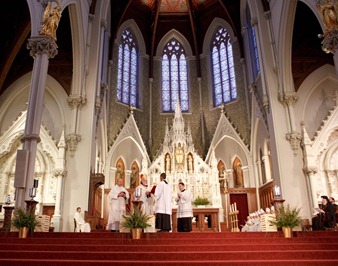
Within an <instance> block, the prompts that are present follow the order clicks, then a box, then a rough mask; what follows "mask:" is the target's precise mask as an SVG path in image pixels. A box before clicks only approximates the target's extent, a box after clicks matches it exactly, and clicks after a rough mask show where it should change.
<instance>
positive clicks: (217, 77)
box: [211, 27, 237, 106]
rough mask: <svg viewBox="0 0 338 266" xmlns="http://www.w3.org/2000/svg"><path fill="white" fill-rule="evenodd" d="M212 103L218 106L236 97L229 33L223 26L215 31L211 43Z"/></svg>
mask: <svg viewBox="0 0 338 266" xmlns="http://www.w3.org/2000/svg"><path fill="white" fill-rule="evenodd" d="M211 53H212V57H211V59H212V60H211V61H212V72H213V85H214V104H215V106H218V105H220V104H222V103H228V102H231V101H233V100H235V99H236V98H237V89H236V79H235V69H234V58H233V54H232V45H231V43H230V35H229V33H228V32H227V31H226V29H224V28H223V27H219V28H218V29H217V31H216V33H215V36H214V39H213V41H212V45H211Z"/></svg>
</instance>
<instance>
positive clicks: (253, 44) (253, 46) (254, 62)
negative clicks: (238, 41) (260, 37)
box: [246, 7, 261, 79]
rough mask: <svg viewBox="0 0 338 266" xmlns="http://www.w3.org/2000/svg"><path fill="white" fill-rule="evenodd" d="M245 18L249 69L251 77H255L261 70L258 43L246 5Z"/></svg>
mask: <svg viewBox="0 0 338 266" xmlns="http://www.w3.org/2000/svg"><path fill="white" fill-rule="evenodd" d="M246 20H247V29H248V30H247V34H248V42H249V52H250V61H251V70H252V75H253V78H254V79H256V78H257V77H258V75H259V74H260V72H261V71H260V67H259V57H258V45H257V40H256V33H255V27H254V26H253V25H252V24H251V14H250V9H249V7H247V13H246Z"/></svg>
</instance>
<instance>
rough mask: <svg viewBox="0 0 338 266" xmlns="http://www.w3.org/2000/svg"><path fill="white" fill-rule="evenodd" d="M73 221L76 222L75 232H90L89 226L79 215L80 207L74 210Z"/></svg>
mask: <svg viewBox="0 0 338 266" xmlns="http://www.w3.org/2000/svg"><path fill="white" fill-rule="evenodd" d="M74 219H75V222H76V232H83V233H89V232H90V231H91V228H90V224H89V223H87V222H86V221H85V220H84V219H83V217H82V215H81V207H77V208H76V213H75V214H74Z"/></svg>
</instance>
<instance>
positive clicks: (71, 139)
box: [66, 133, 82, 157]
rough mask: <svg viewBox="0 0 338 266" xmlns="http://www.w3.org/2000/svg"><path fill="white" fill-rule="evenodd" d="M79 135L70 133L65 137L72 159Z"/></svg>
mask: <svg viewBox="0 0 338 266" xmlns="http://www.w3.org/2000/svg"><path fill="white" fill-rule="evenodd" d="M81 139H82V138H81V135H79V134H76V133H71V134H69V135H67V136H66V142H67V144H68V145H67V146H68V148H69V151H70V156H71V157H73V156H74V153H75V151H76V149H77V144H78V143H79V142H80V141H81Z"/></svg>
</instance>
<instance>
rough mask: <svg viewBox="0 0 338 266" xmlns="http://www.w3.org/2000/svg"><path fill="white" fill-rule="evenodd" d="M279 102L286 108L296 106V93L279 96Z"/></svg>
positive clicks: (285, 93)
mask: <svg viewBox="0 0 338 266" xmlns="http://www.w3.org/2000/svg"><path fill="white" fill-rule="evenodd" d="M278 100H279V102H280V103H281V104H283V105H284V106H285V107H287V106H294V105H295V104H296V103H297V101H298V96H297V94H296V92H284V93H280V94H279V95H278Z"/></svg>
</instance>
